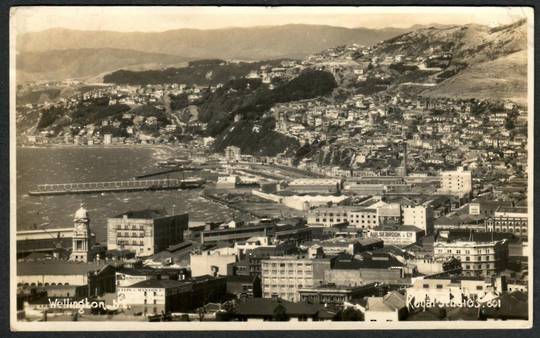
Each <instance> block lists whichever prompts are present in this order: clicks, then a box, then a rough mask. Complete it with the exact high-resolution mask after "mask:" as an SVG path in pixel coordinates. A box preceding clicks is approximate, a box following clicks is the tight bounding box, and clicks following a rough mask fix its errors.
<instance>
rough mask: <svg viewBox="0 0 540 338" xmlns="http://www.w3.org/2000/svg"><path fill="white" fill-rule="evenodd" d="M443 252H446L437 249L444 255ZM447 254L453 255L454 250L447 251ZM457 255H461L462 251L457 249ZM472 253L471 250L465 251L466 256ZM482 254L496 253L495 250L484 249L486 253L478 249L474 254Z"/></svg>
mask: <svg viewBox="0 0 540 338" xmlns="http://www.w3.org/2000/svg"><path fill="white" fill-rule="evenodd" d="M443 252H444V250H443V249H437V253H443ZM446 253H453V250H452V249H447V250H446ZM455 253H456V254H461V250H460V249H457V250H455ZM470 253H471V250H465V254H466V255H469V254H470ZM482 253H486V254H489V253H494V250H492V249H484V252H482V249H478V250H476V252H474V254H476V255H479V254H482Z"/></svg>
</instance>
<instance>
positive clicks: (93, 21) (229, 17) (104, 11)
mask: <svg viewBox="0 0 540 338" xmlns="http://www.w3.org/2000/svg"><path fill="white" fill-rule="evenodd" d="M525 13H526V9H525V8H519V7H471V8H462V7H239V6H235V7H135V6H133V7H95V6H92V7H55V6H50V7H20V8H15V9H12V13H11V16H12V18H15V21H14V27H15V28H16V30H17V32H18V33H24V32H29V31H41V30H45V29H49V28H55V27H64V28H71V29H81V30H110V31H123V32H130V31H145V32H156V31H165V30H171V29H179V28H197V29H214V28H223V27H249V26H268V25H284V24H289V23H303V24H322V25H331V26H343V27H367V28H383V27H410V26H412V25H415V24H431V23H438V24H467V23H478V24H484V25H497V24H507V23H510V22H514V21H516V20H519V19H520V18H523V17H524V16H525Z"/></svg>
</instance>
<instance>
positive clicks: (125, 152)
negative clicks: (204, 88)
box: [17, 146, 241, 242]
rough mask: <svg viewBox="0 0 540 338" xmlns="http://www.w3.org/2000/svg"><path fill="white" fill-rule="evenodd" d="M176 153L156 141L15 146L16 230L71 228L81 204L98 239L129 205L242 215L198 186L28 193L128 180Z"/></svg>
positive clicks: (199, 215) (198, 215)
mask: <svg viewBox="0 0 540 338" xmlns="http://www.w3.org/2000/svg"><path fill="white" fill-rule="evenodd" d="M177 155H179V154H177V153H176V152H175V151H174V150H173V149H172V148H168V147H161V146H155V147H150V146H140V147H41V148H17V229H33V228H61V227H70V226H72V225H73V214H74V212H75V210H77V209H78V208H79V205H80V204H81V203H83V204H84V206H85V208H86V209H88V211H89V214H90V218H91V227H92V230H93V231H94V232H95V233H96V238H97V240H98V241H99V242H104V241H105V240H106V220H107V217H112V216H115V215H118V214H120V213H123V212H125V211H128V210H138V209H145V208H152V209H164V210H166V211H167V212H168V213H182V212H188V213H189V216H190V220H194V221H229V220H231V219H233V218H238V217H241V216H240V215H238V214H237V212H236V211H234V210H230V209H228V208H226V207H224V206H221V205H218V204H215V203H213V202H210V201H208V200H206V199H204V198H203V197H202V196H201V193H202V190H201V189H195V190H181V191H178V190H167V191H137V192H114V193H113V192H108V193H96V194H81V195H60V196H29V195H28V191H29V190H31V189H32V188H35V186H37V185H38V184H45V183H72V182H96V181H113V180H130V179H133V177H135V176H137V175H141V174H144V173H148V172H154V171H156V170H157V167H156V165H155V164H156V162H157V161H160V160H164V159H166V158H169V157H171V156H177ZM185 175H186V176H187V175H189V176H197V175H203V176H204V175H205V173H204V172H199V173H196V172H193V173H186V174H185ZM167 177H169V178H182V173H179V172H176V173H170V174H167ZM163 178H165V177H163Z"/></svg>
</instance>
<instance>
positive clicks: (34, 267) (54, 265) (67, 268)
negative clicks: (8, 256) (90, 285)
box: [17, 261, 108, 276]
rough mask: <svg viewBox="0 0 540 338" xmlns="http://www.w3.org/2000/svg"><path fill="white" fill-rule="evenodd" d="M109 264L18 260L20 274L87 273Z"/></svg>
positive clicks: (18, 273) (18, 272)
mask: <svg viewBox="0 0 540 338" xmlns="http://www.w3.org/2000/svg"><path fill="white" fill-rule="evenodd" d="M106 266H108V264H104V263H96V262H90V263H76V262H69V261H36V262H17V275H18V276H32V275H86V274H88V273H89V272H92V271H99V270H101V269H103V268H105V267H106Z"/></svg>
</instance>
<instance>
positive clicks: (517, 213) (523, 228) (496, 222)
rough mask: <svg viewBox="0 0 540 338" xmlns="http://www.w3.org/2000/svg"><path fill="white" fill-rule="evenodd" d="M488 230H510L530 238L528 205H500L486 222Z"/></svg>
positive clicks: (524, 237)
mask: <svg viewBox="0 0 540 338" xmlns="http://www.w3.org/2000/svg"><path fill="white" fill-rule="evenodd" d="M486 227H487V230H488V231H494V232H509V233H512V234H514V235H516V236H518V237H521V238H522V239H524V240H527V238H528V232H529V215H528V213H527V208H526V207H500V208H498V209H497V211H495V215H494V216H493V217H491V218H489V219H488V220H487V222H486Z"/></svg>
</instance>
